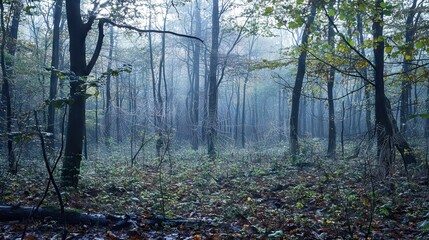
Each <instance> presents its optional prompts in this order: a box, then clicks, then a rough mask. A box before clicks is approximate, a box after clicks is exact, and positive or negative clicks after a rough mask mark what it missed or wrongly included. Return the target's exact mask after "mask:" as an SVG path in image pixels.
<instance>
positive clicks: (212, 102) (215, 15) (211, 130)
mask: <svg viewBox="0 0 429 240" xmlns="http://www.w3.org/2000/svg"><path fill="white" fill-rule="evenodd" d="M219 31H220V27H219V1H218V0H213V10H212V46H211V52H210V69H209V102H208V131H207V152H208V154H209V156H210V157H214V156H215V155H216V135H217V134H216V133H217V131H216V128H217V108H218V84H217V67H218V57H219V56H218V51H219Z"/></svg>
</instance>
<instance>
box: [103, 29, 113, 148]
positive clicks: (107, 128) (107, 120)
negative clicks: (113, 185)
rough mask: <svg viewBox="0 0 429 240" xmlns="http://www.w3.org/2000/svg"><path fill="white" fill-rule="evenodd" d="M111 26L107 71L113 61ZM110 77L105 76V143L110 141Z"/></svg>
mask: <svg viewBox="0 0 429 240" xmlns="http://www.w3.org/2000/svg"><path fill="white" fill-rule="evenodd" d="M113 34H114V32H113V27H112V28H110V31H109V39H110V46H109V56H108V59H107V72H109V71H110V70H111V69H112V62H113V46H114V41H115V39H114V37H113ZM111 79H112V75H111V74H108V75H107V77H106V108H105V112H104V138H105V139H104V140H105V143H106V144H108V143H109V142H110V137H111V135H110V134H111V133H110V131H111V130H110V128H111V125H112V106H111V105H112V95H111V90H110V87H111Z"/></svg>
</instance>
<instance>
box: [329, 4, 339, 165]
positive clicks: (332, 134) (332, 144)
mask: <svg viewBox="0 0 429 240" xmlns="http://www.w3.org/2000/svg"><path fill="white" fill-rule="evenodd" d="M334 3H335V1H332V0H331V6H332V5H333V4H334ZM328 42H329V45H330V47H331V49H334V47H335V43H334V27H333V24H332V23H331V22H329V29H328ZM334 81H335V69H334V67H330V68H329V72H328V112H329V131H328V157H329V158H332V159H335V151H336V148H337V131H336V129H335V107H334Z"/></svg>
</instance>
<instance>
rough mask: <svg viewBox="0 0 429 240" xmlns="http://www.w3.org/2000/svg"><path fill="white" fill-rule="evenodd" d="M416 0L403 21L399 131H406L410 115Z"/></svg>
mask: <svg viewBox="0 0 429 240" xmlns="http://www.w3.org/2000/svg"><path fill="white" fill-rule="evenodd" d="M416 6H417V0H413V4H412V6H411V7H410V9H409V12H408V16H407V20H406V22H405V46H406V49H405V56H404V60H403V63H402V72H403V73H404V76H403V78H404V79H403V80H402V92H401V117H400V119H401V121H400V128H401V131H402V132H403V133H404V135H405V133H406V131H407V120H408V116H409V115H410V113H411V112H410V105H409V102H410V100H411V79H410V77H409V76H410V71H411V67H412V61H413V55H414V53H413V50H414V32H415V29H414V28H415V27H414V15H415V13H416Z"/></svg>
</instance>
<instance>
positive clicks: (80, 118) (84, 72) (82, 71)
mask: <svg viewBox="0 0 429 240" xmlns="http://www.w3.org/2000/svg"><path fill="white" fill-rule="evenodd" d="M80 3H81V1H80V0H66V12H67V24H68V30H69V39H70V41H69V42H70V46H69V52H70V72H71V74H70V109H69V115H68V122H67V133H66V145H65V152H64V159H63V167H62V173H61V181H62V185H63V186H66V187H77V185H78V183H79V172H80V163H81V160H82V146H83V139H84V131H85V100H86V97H85V91H86V87H85V82H84V81H83V79H82V77H85V76H88V75H89V73H90V72H91V70H92V68H93V67H94V65H95V63H96V61H97V59H98V56H99V54H100V50H101V46H102V42H103V37H104V32H103V25H104V22H101V21H100V22H99V24H98V31H99V33H98V40H97V45H96V48H95V50H94V53H93V55H92V57H91V60H90V61H89V63H88V65H87V63H86V46H85V41H86V37H87V34H88V32H89V30H90V29H91V26H92V24H93V22H94V20H95V16H89V18H88V21H87V22H86V23H83V21H82V15H81V12H80V10H81V8H80Z"/></svg>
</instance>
